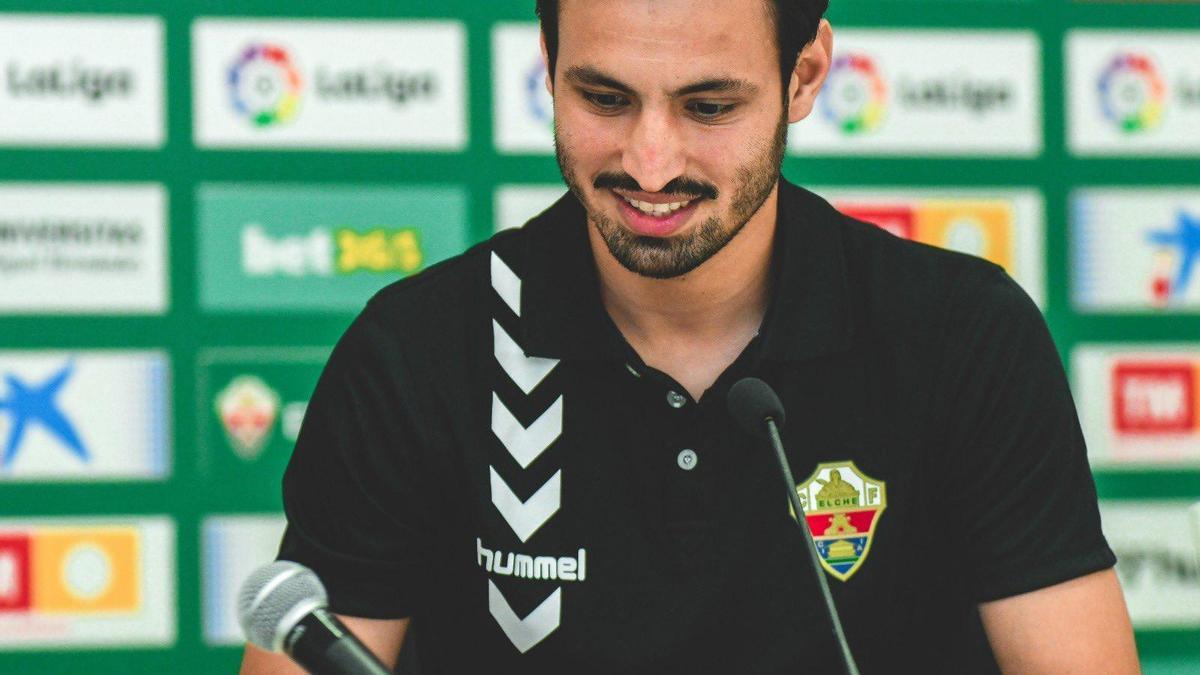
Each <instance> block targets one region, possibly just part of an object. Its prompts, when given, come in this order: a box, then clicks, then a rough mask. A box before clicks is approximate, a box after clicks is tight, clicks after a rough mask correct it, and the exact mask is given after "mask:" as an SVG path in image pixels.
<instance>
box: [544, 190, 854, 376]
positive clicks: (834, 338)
mask: <svg viewBox="0 0 1200 675" xmlns="http://www.w3.org/2000/svg"><path fill="white" fill-rule="evenodd" d="M840 218H841V215H840V214H839V213H838V212H837V211H836V210H834V208H833V207H832V206H830V205H829V203H828V202H826V201H825V200H823V199H821V198H820V197H818V196H817V195H815V194H813V193H811V192H809V191H807V190H805V189H803V188H800V187H797V186H795V185H792V184H791V183H789V182H787V181H786V180H784V179H783V178H782V177H781V178H780V181H779V212H778V218H777V221H776V224H777V227H776V232H775V243H774V247H775V248H774V252H775V255H774V256H773V261H772V262H773V265H774V271H773V274H772V277H773V287H772V289H771V301H770V305H769V306H768V309H767V315H766V318H765V319H764V320H763V329H762V331H761V337H762V350H763V351H762V358H763V359H765V360H770V361H782V362H788V361H799V360H803V359H807V358H814V357H818V356H822V355H825V354H828V353H832V352H836V351H840V350H842V349H845V348H846V347H848V346H849V343H850V333H851V315H850V304H849V302H850V293H849V289H848V284H847V278H846V261H845V256H844V250H843V245H842V238H841V230H840V225H839V220H840ZM525 229H526V235H527V238H526V245H527V250H526V274H525V281H524V283H523V284H522V291H521V296H522V297H521V306H522V309H523V312H522V314H523V316H522V321H521V324H522V333H523V338H524V343H523V346H524V349H525V351H526V352H527V353H528V354H530V355H531V356H542V357H549V358H566V359H588V358H592V359H596V358H598V359H619V358H623V357H622V351H621V349H620V342H619V340H618V339H617V336H616V334H615V330H616V329H615V328H614V327H613V324H612V321H611V320H610V319H609V317H608V315H607V313H605V311H604V307H603V304H602V303H601V300H600V290H599V282H598V280H597V277H596V265H595V261H594V260H593V258H592V251H591V246H590V244H589V242H588V236H587V220H586V213H585V211H584V209H583V206H582V205H581V204H580V203H579V201H578V200H577V199H576V198H575V197H574V195H572V194H570V193H567V194H566V195H564V196H563V197H562V198H561V199H559V200H558V202H556V203H555V204H554V205H553V206H551V207H550V208H549V209H547V210H546V211H545V212H544V213H543V214H541V215H540V216H538V217H537V218H535V219H533V220H532V221H530V222H529V224H528V225H526V226H525Z"/></svg>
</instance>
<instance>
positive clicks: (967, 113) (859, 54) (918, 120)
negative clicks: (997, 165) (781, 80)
mask: <svg viewBox="0 0 1200 675" xmlns="http://www.w3.org/2000/svg"><path fill="white" fill-rule="evenodd" d="M835 42H836V44H835V48H834V54H833V56H834V61H833V65H832V68H831V70H830V73H829V77H828V79H827V80H826V82H825V86H824V89H822V91H821V94H820V96H819V97H818V98H817V103H816V106H815V108H814V109H813V112H812V114H811V115H810V116H809V117H808V118H807V119H805V120H804V121H802V122H800V123H798V124H795V125H793V126H792V128H791V129H790V130H789V132H788V139H789V142H788V146H789V150H790V151H791V152H793V153H795V154H811V153H828V154H846V155H863V154H881V155H890V154H917V155H972V156H973V155H980V154H983V155H1004V156H1020V157H1030V156H1034V155H1037V154H1039V153H1040V152H1041V150H1042V97H1041V90H1042V85H1041V45H1040V44H1039V42H1038V39H1037V36H1036V35H1035V34H1034V33H1031V32H1028V31H958V30H956V31H924V30H905V31H898V30H845V31H841V32H839V33H838V36H837V40H836V41H835Z"/></svg>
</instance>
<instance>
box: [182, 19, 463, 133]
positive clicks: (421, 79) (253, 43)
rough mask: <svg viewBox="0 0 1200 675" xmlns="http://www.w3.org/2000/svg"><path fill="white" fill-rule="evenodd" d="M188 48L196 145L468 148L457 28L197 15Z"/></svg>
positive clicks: (441, 23)
mask: <svg viewBox="0 0 1200 675" xmlns="http://www.w3.org/2000/svg"><path fill="white" fill-rule="evenodd" d="M192 49H193V52H192V62H193V77H194V78H195V81H194V82H193V88H194V100H195V102H194V105H195V110H194V114H195V130H194V135H195V140H196V144H197V145H199V146H201V147H295V148H342V149H376V148H427V149H432V150H459V149H461V148H463V147H464V146H465V145H466V141H467V121H466V119H467V107H466V61H465V59H466V32H465V30H464V28H463V26H462V24H461V23H458V22H449V21H303V20H290V21H241V20H232V19H216V18H204V19H197V20H196V21H195V22H194V23H193V24H192Z"/></svg>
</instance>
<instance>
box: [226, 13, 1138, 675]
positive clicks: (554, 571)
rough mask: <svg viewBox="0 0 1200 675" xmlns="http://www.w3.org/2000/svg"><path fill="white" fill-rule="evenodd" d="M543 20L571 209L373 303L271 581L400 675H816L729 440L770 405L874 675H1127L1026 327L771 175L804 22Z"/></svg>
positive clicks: (1007, 296) (806, 587)
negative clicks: (752, 387)
mask: <svg viewBox="0 0 1200 675" xmlns="http://www.w3.org/2000/svg"><path fill="white" fill-rule="evenodd" d="M538 9H539V14H540V16H541V18H542V28H543V51H544V53H545V56H546V58H547V61H548V63H549V66H550V69H549V72H550V73H551V76H550V78H549V82H548V85H549V86H550V87H551V92H552V93H553V95H554V111H555V120H556V140H557V148H558V158H559V163H560V166H561V168H562V173H563V176H564V178H565V179H566V181H567V183H568V185H569V186H570V194H569V195H567V196H565V197H564V198H563V199H561V200H560V201H559V202H558V203H557V204H555V205H554V206H553V207H551V208H550V209H549V210H548V211H546V212H545V213H543V214H542V215H540V216H538V217H537V218H535V219H534V220H532V221H531V222H530V223H529V224H527V225H526V227H524V228H522V229H521V230H519V231H515V232H508V233H504V234H501V235H498V236H496V237H495V238H493V239H492V240H491V241H490V242H487V243H485V244H482V245H480V246H478V247H475V248H473V249H472V250H471V251H468V252H467V253H466V254H464V255H463V256H460V257H458V258H456V259H454V260H451V261H449V262H447V263H444V264H441V265H438V266H437V267H435V268H433V269H431V270H429V271H427V272H426V273H424V274H422V275H419V276H418V277H416V278H413V279H409V280H406V281H403V282H400V283H397V284H395V285H393V286H391V287H389V288H388V289H385V290H384V291H382V292H381V293H380V294H378V295H377V296H376V297H375V298H374V299H373V300H372V301H371V303H370V304H369V305H368V307H367V309H366V310H365V311H364V313H363V314H362V315H361V316H360V317H359V319H358V320H357V321H356V322H355V323H354V325H353V326H352V327H351V328H350V329H349V331H348V332H347V334H346V335H345V337H344V338H343V339H342V340H341V342H340V343H339V344H338V346H337V348H336V349H335V350H334V354H333V356H332V357H331V358H330V362H329V365H328V366H327V368H326V372H325V373H324V375H323V376H322V379H321V382H320V384H319V385H318V387H317V391H316V393H315V394H314V396H313V399H312V402H311V405H310V408H309V412H308V417H307V419H306V420H305V426H304V430H303V432H302V434H301V437H300V440H299V442H298V444H297V447H296V451H295V455H294V456H293V459H292V463H291V465H290V466H289V469H288V472H287V475H286V476H285V479H284V498H285V505H286V509H287V514H288V518H289V529H288V533H287V535H285V538H284V543H283V547H282V550H281V557H283V558H288V559H293V560H297V561H299V562H302V563H304V564H306V565H308V566H309V567H311V568H313V569H314V570H315V571H316V572H317V574H318V575H320V576H321V577H322V579H323V580H324V582H325V584H326V585H327V586H328V588H329V591H330V598H331V606H332V609H333V610H334V611H336V612H338V613H339V614H342V615H344V616H346V617H348V618H347V619H346V620H347V623H348V625H350V626H351V627H352V628H353V629H354V630H355V631H356V632H357V633H358V634H359V635H360V636H361V637H362V639H363V640H364V641H365V642H366V643H367V644H368V645H370V646H371V647H372V648H373V649H374V650H375V651H376V653H378V654H379V655H380V657H381V658H383V659H384V660H385V661H388V662H389V663H391V662H394V661H395V659H396V656H397V652H398V651H399V649H400V646H401V643H402V641H403V638H404V635H405V632H406V630H407V629H408V628H409V627H410V624H409V622H410V620H411V628H412V630H413V631H414V632H415V634H416V644H417V646H418V647H419V650H418V651H419V653H420V656H421V659H422V662H423V666H422V667H423V672H426V673H441V672H447V673H477V672H495V673H527V672H555V673H592V672H595V673H683V672H691V673H796V672H836V667H837V665H836V664H837V661H836V658H837V651H836V647H835V645H833V644H831V642H830V640H829V639H828V637H827V636H828V634H829V629H828V624H827V620H826V618H825V617H824V615H823V607H822V605H821V602H820V599H819V597H820V596H819V595H817V590H816V588H815V587H814V585H813V584H812V583H811V574H810V573H808V572H807V568H806V566H807V565H808V564H809V562H808V558H807V555H806V553H805V551H804V550H803V548H802V547H803V546H804V545H805V544H804V542H803V540H802V539H801V538H800V537H799V536H798V533H797V532H796V531H795V529H794V525H793V524H792V523H789V520H788V519H789V513H788V508H787V501H786V499H785V495H783V494H780V491H779V490H778V489H777V483H778V474H777V473H776V471H777V468H776V467H775V465H774V460H773V458H772V457H771V454H770V452H769V450H767V449H766V448H763V447H761V446H760V445H759V444H758V443H757V442H756V441H755V439H753V438H751V437H750V436H747V435H745V434H744V433H743V432H742V431H740V430H739V429H738V428H737V427H736V425H735V423H734V421H733V420H732V419H731V418H730V416H729V414H728V413H727V412H726V402H725V395H726V393H727V391H728V389H729V387H730V385H731V384H732V383H733V382H734V381H736V380H737V379H740V378H742V377H745V376H757V377H761V378H763V379H765V380H766V381H767V382H769V383H770V384H771V385H772V386H773V387H774V388H775V389H776V390H777V391H778V392H779V394H780V397H781V398H782V400H783V403H784V405H785V407H786V409H787V413H788V425H787V427H786V428H785V430H784V442H785V445H786V448H787V452H788V454H789V460H790V463H791V465H792V466H793V467H795V470H796V472H797V476H798V477H799V476H810V475H811V477H810V478H807V479H805V480H804V482H802V483H801V485H799V486H797V489H798V490H799V491H800V492H801V496H802V498H803V500H804V501H803V504H804V507H805V511H806V515H807V516H808V520H809V525H810V527H812V528H814V534H816V535H817V537H818V541H819V546H820V551H821V555H822V558H823V560H824V563H823V569H824V571H823V572H822V573H823V574H827V578H828V579H829V583H830V586H831V587H832V592H833V597H834V600H835V601H836V604H837V606H838V608H839V610H840V612H841V619H842V622H843V624H844V626H845V632H846V635H847V638H848V641H849V644H850V647H851V649H852V650H853V652H854V655H855V658H856V659H857V661H858V664H859V666H860V668H861V670H862V671H863V672H868V673H871V672H954V673H967V672H971V673H974V672H993V671H996V670H997V667H999V669H1001V670H1004V671H1006V672H1022V673H1067V672H1080V673H1091V672H1105V673H1124V672H1136V671H1137V663H1136V655H1135V650H1134V646H1133V640H1132V631H1131V629H1130V625H1129V620H1128V616H1127V612H1126V610H1125V606H1124V602H1123V600H1122V597H1121V593H1120V589H1119V587H1118V584H1117V581H1116V578H1115V576H1114V574H1113V572H1112V569H1111V567H1112V565H1113V562H1114V558H1113V555H1112V552H1111V551H1110V550H1109V548H1108V546H1107V544H1106V543H1105V540H1104V537H1103V535H1102V534H1101V532H1100V529H1099V516H1098V514H1097V509H1096V498H1095V490H1094V487H1093V485H1092V482H1091V477H1090V473H1089V470H1088V466H1087V460H1086V454H1085V450H1084V446H1083V441H1082V439H1081V436H1080V432H1079V428H1078V424H1077V422H1076V420H1075V416H1074V409H1073V404H1072V402H1071V398H1070V394H1069V392H1068V391H1067V388H1066V384H1065V378H1064V376H1063V372H1062V368H1061V365H1060V364H1059V362H1058V357H1057V354H1056V352H1055V350H1054V346H1053V344H1052V342H1051V340H1050V337H1049V335H1048V333H1047V331H1046V329H1045V325H1044V322H1043V321H1042V319H1041V315H1040V313H1039V312H1038V311H1037V309H1036V308H1035V307H1034V306H1033V305H1032V303H1031V302H1030V301H1029V300H1028V298H1027V297H1026V296H1025V295H1024V294H1023V293H1022V292H1021V291H1020V290H1019V289H1018V288H1017V287H1016V286H1015V284H1014V283H1013V282H1012V281H1011V280H1009V279H1008V277H1007V276H1005V275H1004V273H1003V272H1002V271H1001V270H999V268H997V267H995V266H994V265H991V264H989V263H986V262H983V261H981V260H978V259H974V258H969V257H967V256H963V255H959V254H955V253H950V252H946V251H940V250H937V249H933V248H929V247H924V246H921V245H918V244H913V243H909V242H905V241H902V240H899V239H897V238H894V237H892V236H890V235H888V234H886V233H885V232H883V231H882V230H879V229H877V228H874V227H872V226H869V225H865V224H862V223H859V222H856V221H853V220H851V219H849V218H846V217H844V216H842V215H840V214H838V213H837V212H836V211H834V210H833V209H832V208H831V207H830V206H829V205H828V204H826V203H825V202H824V201H822V200H821V199H820V198H818V197H816V196H815V195H812V194H811V193H808V192H806V191H804V190H801V189H800V188H797V187H795V186H792V185H790V184H788V183H786V182H785V181H781V180H780V179H779V168H780V164H781V160H782V156H783V152H784V145H785V136H786V131H787V125H788V124H789V123H795V122H799V121H800V120H802V119H804V118H805V117H807V116H808V115H809V113H810V112H811V111H812V108H813V103H814V99H815V98H816V96H817V93H818V92H819V90H820V88H821V85H822V83H823V81H824V79H825V76H826V73H827V71H828V69H829V65H830V55H831V51H832V41H833V38H832V32H831V29H830V27H829V24H828V23H826V22H824V21H823V20H821V16H822V15H823V13H824V9H825V2H824V1H823V0H822V1H819V2H818V1H817V0H603V1H601V0H559V1H558V2H557V3H556V2H554V0H542V1H541V2H539V3H538ZM798 131H799V132H800V133H802V132H803V127H802V126H801V127H799V129H798ZM822 486H825V487H822ZM829 486H837V488H836V489H835V490H833V491H832V492H822V490H829V489H830V488H829ZM834 493H836V494H834ZM282 664H283V660H282V659H281V658H280V657H272V656H268V655H264V654H263V653H261V652H258V651H256V650H254V649H253V648H248V652H247V657H246V661H245V667H244V672H247V673H265V672H282V671H283V670H284V666H283V665H282Z"/></svg>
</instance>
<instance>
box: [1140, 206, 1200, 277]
mask: <svg viewBox="0 0 1200 675" xmlns="http://www.w3.org/2000/svg"><path fill="white" fill-rule="evenodd" d="M1149 240H1150V243H1152V244H1154V245H1156V246H1160V247H1162V248H1164V249H1174V251H1175V253H1176V254H1177V255H1178V259H1179V269H1178V271H1177V272H1176V273H1175V278H1174V279H1172V280H1171V282H1170V288H1169V290H1167V294H1168V295H1179V294H1182V293H1183V292H1184V291H1185V290H1186V289H1187V286H1188V283H1189V282H1190V281H1191V279H1192V272H1193V271H1194V270H1195V267H1196V260H1197V259H1198V258H1200V218H1197V217H1194V216H1191V215H1188V214H1187V212H1185V211H1182V210H1181V211H1180V212H1179V218H1178V219H1177V220H1176V221H1175V228H1174V229H1173V230H1156V231H1153V232H1150V234H1149Z"/></svg>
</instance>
